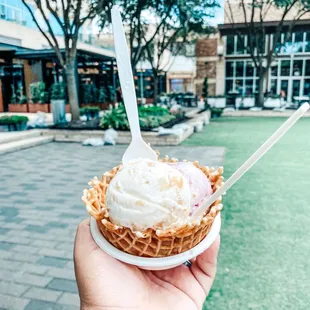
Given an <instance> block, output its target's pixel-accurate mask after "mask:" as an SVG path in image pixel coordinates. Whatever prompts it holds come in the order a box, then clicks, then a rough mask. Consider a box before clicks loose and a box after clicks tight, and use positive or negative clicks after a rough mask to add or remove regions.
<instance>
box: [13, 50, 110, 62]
mask: <svg viewBox="0 0 310 310" xmlns="http://www.w3.org/2000/svg"><path fill="white" fill-rule="evenodd" d="M61 53H62V54H65V50H64V49H61ZM77 56H78V57H79V56H81V57H85V58H87V59H91V60H92V61H106V60H113V59H114V57H113V53H111V52H110V53H103V52H101V53H98V52H95V51H90V50H84V49H80V48H78V50H77ZM15 57H16V58H20V59H36V60H40V59H51V58H54V59H57V55H56V53H55V51H54V50H53V49H42V50H30V51H26V50H22V51H16V53H15Z"/></svg>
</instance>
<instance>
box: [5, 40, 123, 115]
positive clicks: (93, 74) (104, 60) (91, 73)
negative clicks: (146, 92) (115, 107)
mask: <svg viewBox="0 0 310 310" xmlns="http://www.w3.org/2000/svg"><path fill="white" fill-rule="evenodd" d="M77 74H78V77H79V79H78V80H79V87H78V88H79V92H80V96H79V97H80V98H82V94H81V92H82V91H83V84H93V85H94V86H95V87H96V88H97V89H98V90H99V89H100V88H104V91H105V93H106V95H107V100H108V101H109V99H111V98H112V99H113V98H115V93H116V89H117V86H118V84H117V83H118V82H117V78H116V76H117V72H116V63H115V59H114V58H113V57H111V56H107V55H104V54H96V53H92V52H89V51H86V50H81V49H78V52H77ZM0 81H1V85H2V87H1V89H0V92H1V94H0V98H2V104H1V102H0V112H2V111H8V105H9V103H10V102H11V100H12V96H13V94H14V92H16V91H19V92H22V93H23V95H24V96H26V97H27V99H28V100H29V99H30V93H29V85H30V84H31V83H33V82H39V81H43V82H44V83H45V85H46V90H49V89H50V87H51V86H52V84H53V83H55V82H61V81H63V70H62V68H61V67H60V65H59V64H58V59H57V57H56V54H55V52H54V51H53V50H52V49H45V50H29V49H24V48H18V47H14V46H11V47H2V50H0Z"/></svg>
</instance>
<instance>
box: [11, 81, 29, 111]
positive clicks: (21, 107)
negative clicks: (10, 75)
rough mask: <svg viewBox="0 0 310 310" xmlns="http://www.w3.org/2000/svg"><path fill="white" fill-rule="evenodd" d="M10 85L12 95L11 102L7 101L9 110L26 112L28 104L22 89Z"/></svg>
mask: <svg viewBox="0 0 310 310" xmlns="http://www.w3.org/2000/svg"><path fill="white" fill-rule="evenodd" d="M11 87H12V97H11V102H10V103H9V112H13V113H27V112H28V104H27V97H26V96H25V94H24V89H23V87H22V86H20V87H19V88H18V89H17V90H16V89H15V87H14V85H12V86H11Z"/></svg>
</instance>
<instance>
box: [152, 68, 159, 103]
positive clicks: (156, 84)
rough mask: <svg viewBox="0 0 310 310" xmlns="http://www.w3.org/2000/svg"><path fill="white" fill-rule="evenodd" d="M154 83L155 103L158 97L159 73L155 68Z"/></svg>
mask: <svg viewBox="0 0 310 310" xmlns="http://www.w3.org/2000/svg"><path fill="white" fill-rule="evenodd" d="M153 84H154V104H156V103H157V97H158V74H157V72H156V71H155V70H153Z"/></svg>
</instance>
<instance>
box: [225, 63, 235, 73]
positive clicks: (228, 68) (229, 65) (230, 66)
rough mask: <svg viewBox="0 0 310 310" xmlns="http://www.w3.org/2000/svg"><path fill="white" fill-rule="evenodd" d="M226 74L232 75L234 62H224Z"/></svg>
mask: <svg viewBox="0 0 310 310" xmlns="http://www.w3.org/2000/svg"><path fill="white" fill-rule="evenodd" d="M226 76H227V77H232V76H234V62H233V61H227V62H226Z"/></svg>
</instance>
